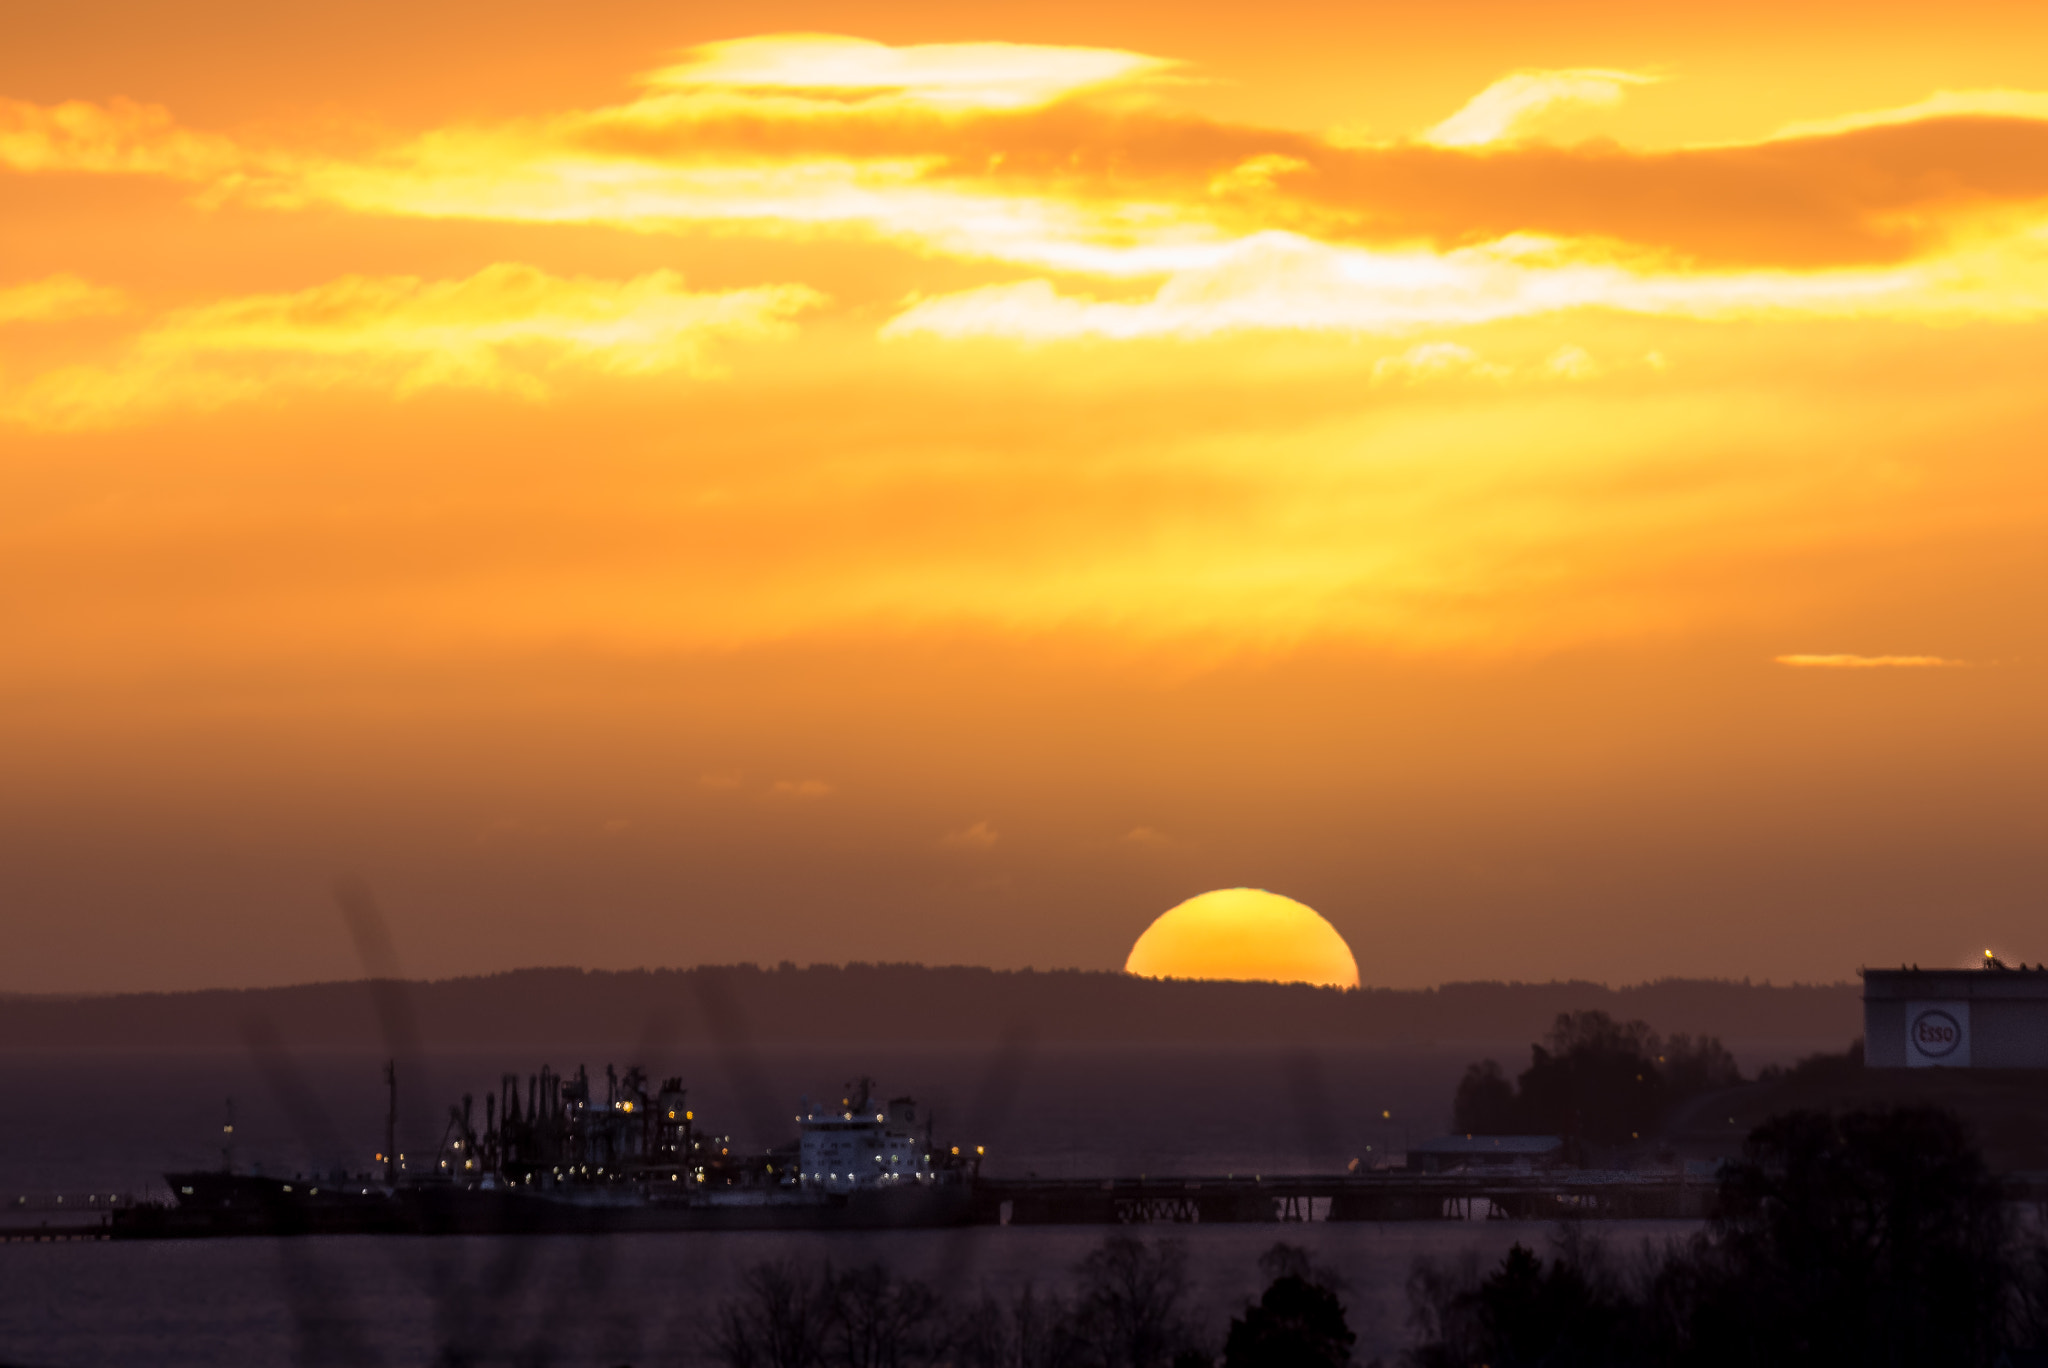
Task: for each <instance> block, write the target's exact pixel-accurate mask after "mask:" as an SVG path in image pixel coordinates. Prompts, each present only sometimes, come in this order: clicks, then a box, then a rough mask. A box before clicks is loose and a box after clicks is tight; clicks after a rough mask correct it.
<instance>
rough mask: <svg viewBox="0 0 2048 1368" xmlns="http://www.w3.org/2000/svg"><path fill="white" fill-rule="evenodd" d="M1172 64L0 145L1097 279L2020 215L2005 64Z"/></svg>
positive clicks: (11, 153) (2020, 113)
mask: <svg viewBox="0 0 2048 1368" xmlns="http://www.w3.org/2000/svg"><path fill="white" fill-rule="evenodd" d="M1172 66H1173V64H1172V63H1171V62H1169V61H1167V60H1166V59H1163V58H1158V57H1153V56H1148V55H1146V54H1142V53H1136V52H1128V51H1122V50H1116V49H1100V48H1074V47H1058V46H1050V45H1040V46H1031V45H1021V44H1000V43H988V44H972V43H970V44H937V45H926V46H905V47H892V46H888V45H885V44H881V43H875V42H870V41H867V40H862V39H856V38H847V37H834V36H821V35H815V34H785V35H768V36H764V37H755V38H747V39H741V40H735V41H732V42H726V43H714V44H707V45H704V46H702V47H699V48H694V49H691V50H689V51H688V52H686V53H685V54H683V56H682V58H681V60H679V61H678V62H676V63H675V64H673V65H671V66H669V67H666V68H663V69H661V70H659V71H657V72H655V73H653V74H652V75H650V76H648V77H646V78H644V79H643V82H642V84H641V87H640V89H639V91H638V92H637V94H636V95H635V96H634V97H633V98H630V99H628V100H625V101H623V102H620V103H617V104H612V105H608V106H603V107H598V108H592V109H581V110H565V111H560V112H557V113H553V114H547V115H542V116H539V117H535V118H531V119H526V120H520V121H508V122H500V123H497V124H473V125H451V126H446V127H440V128H432V129H427V130H424V131H422V132H419V133H417V134H416V135H413V136H410V137H406V138H401V139H398V140H396V141H391V142H386V143H382V144H377V145H370V146H364V147H360V148H358V149H356V150H354V151H352V152H348V151H337V150H333V149H332V148H331V147H330V146H329V143H330V142H331V139H329V138H327V137H326V136H325V135H323V140H322V142H321V144H320V145H319V146H318V147H314V146H302V147H293V146H289V145H272V146H265V147H260V148H259V147H247V146H242V145H239V144H237V143H235V142H233V141H231V140H228V139H225V138H221V137H218V136H215V135H210V134H203V133H198V132H194V131H191V130H186V129H182V128H180V127H178V126H177V125H176V124H175V123H174V122H173V121H172V120H171V117H170V115H169V114H168V113H167V112H166V111H164V110H162V109H159V108H156V107H154V106H145V105H138V104H134V103H132V102H124V101H111V102H109V103H107V104H106V105H104V106H101V105H91V104H86V103H82V102H72V103H68V104H64V105H57V106H49V107H43V106H35V105H28V104H22V103H19V102H9V103H5V104H0V165H7V166H11V167H13V168H14V169H16V170H21V171H74V172H81V171H82V172H96V173H104V174H142V175H160V176H172V177H176V178H180V179H184V180H187V181H191V182H194V183H195V184H196V185H197V186H198V195H199V198H200V199H201V200H202V201H203V202H207V203H217V202H225V201H228V200H233V201H236V202H239V203H243V204H248V205H253V206H260V207H267V208H271V209H275V210H279V211H290V210H296V209H303V208H308V207H316V206H325V207H331V208H339V209H342V210H344V211H348V212H353V213H360V214H368V215H388V216H402V217H416V218H464V219H474V220H484V221H497V222H517V223H576V224H595V225H606V226H611V227H615V228H621V229H628V230H631V231H634V232H651V233H674V232H683V231H689V230H692V229H695V228H699V227H702V226H705V225H724V226H726V227H728V228H731V229H734V230H738V231H744V232H749V233H755V234H760V235H763V236H777V237H806V236H815V235H818V234H822V233H832V234H840V235H850V236H862V237H880V238H883V239H886V240H889V241H893V242H898V243H900V244H903V245H905V246H907V247H910V248H911V249H913V250H916V251H920V252H929V253H935V254H943V255H948V256H953V257H959V258H964V259H975V260H984V261H999V262H1007V263H1011V264H1015V265H1020V266H1027V267H1037V268H1044V269H1054V270H1059V271H1064V272H1073V273H1083V274H1092V275H1100V276H1105V277H1119V278H1126V279H1128V278H1138V277H1163V276H1165V275H1167V274H1170V273H1174V272H1185V271H1189V270H1193V269H1198V268H1201V267H1203V266H1213V265H1215V264H1216V263H1218V262H1219V261H1221V260H1222V259H1224V258H1225V257H1228V256H1229V255H1231V254H1232V253H1234V252H1237V251H1239V250H1240V249H1241V248H1242V246H1243V244H1245V243H1247V242H1250V241H1254V240H1257V239H1259V238H1260V237H1262V236H1264V235H1266V234H1271V233H1290V234H1294V235H1297V236H1301V237H1304V238H1308V239H1310V240H1313V241H1317V242H1321V243H1324V244H1325V245H1329V246H1359V247H1368V248H1373V249H1376V250H1380V251H1396V252H1399V251H1418V250H1419V251H1425V252H1429V253H1435V254H1445V253H1449V252H1455V251H1461V250H1466V249H1470V248H1474V247H1484V246H1489V245H1494V244H1499V243H1503V242H1507V241H1511V240H1529V239H1543V240H1548V241H1555V242H1564V243H1569V244H1572V245H1573V255H1574V256H1575V257H1576V258H1577V259H1580V260H1586V259H1591V258H1593V257H1596V256H1600V255H1603V254H1604V255H1605V256H1606V257H1607V258H1608V259H1610V260H1613V261H1615V262H1617V263H1621V264H1624V265H1627V264H1632V263H1640V262H1643V261H1648V262H1652V263H1654V264H1655V265H1657V267H1658V268H1659V269H1661V270H1664V271H1667V272H1671V273H1674V274H1682V273H1688V272H1694V271H1701V270H1705V271H1716V270H1726V269H1734V268H1747V269H1765V270H1772V269H1775V270H1784V271H1787V272H1796V273H1802V274H1804V273H1812V272H1819V271H1830V270H1839V269H1844V268H1851V267H1859V266H1862V267H1876V266H1885V265H1904V264H1908V263H1913V262H1916V261H1920V260H1924V259H1928V258H1930V257H1933V256H1937V255H1939V254H1940V253H1943V252H1947V251H1952V250H1955V249H1957V248H1958V247H1959V246H1961V245H1967V244H1970V243H1973V242H1975V241H1977V240H1978V239H1979V238H1981V237H1982V235H1983V233H1984V232H1985V231H1986V229H1987V225H1989V226H1990V227H1991V228H1992V229H1996V230H1998V231H2023V230H2024V229H2025V227H2026V225H2031V226H2033V227H2038V226H2039V223H2040V220H2041V219H2042V216H2043V215H2044V214H2048V95H2042V94H2037V93H2033V92H2026V91H1976V92H1960V93H1950V94H1943V95H1936V96H1933V97H1930V98H1929V99H1928V100H1925V101H1922V102H1920V103H1919V104H1916V105H1909V106H1904V107H1901V108H1899V109H1895V110H1890V111H1880V112H1878V113H1875V114H1862V115H1851V116H1847V117H1845V118H1843V119H1838V120H1832V121H1819V122H1815V123H1810V124H1806V125H1799V126H1797V127H1795V128H1794V129H1791V130H1783V131H1781V132H1780V133H1779V134H1777V135H1774V136H1773V137H1771V138H1767V139H1763V140H1760V141H1753V142H1748V143H1740V144H1724V145H1712V146H1694V147H1684V148H1677V149H1664V150H1650V151H1643V150H1630V149H1627V148H1624V147H1621V146H1619V145H1615V144H1597V145H1587V146H1579V147H1558V146H1550V145H1544V144H1541V143H1536V142H1532V141H1530V140H1528V139H1527V138H1526V137H1524V136H1523V135H1524V134H1525V133H1526V132H1527V131H1528V129H1530V128H1531V127H1534V126H1535V125H1534V123H1533V122H1532V121H1534V120H1538V119H1540V118H1541V117H1542V115H1543V114H1544V113H1545V112H1546V111H1552V110H1556V109H1559V108H1563V107H1566V106H1569V105H1580V106H1583V105H1585V104H1587V103H1589V102H1590V103H1594V104H1600V103H1611V102H1612V101H1613V100H1616V99H1619V98H1620V97H1621V95H1622V93H1623V92H1625V91H1626V90H1627V89H1630V88H1632V87H1633V86H1635V85H1639V84H1641V83H1643V82H1645V81H1647V80H1650V79H1652V78H1650V77H1647V76H1644V75H1641V74H1639V73H1633V72H1626V71H1613V70H1602V69H1591V68H1588V69H1568V70H1560V71H1540V72H1521V73H1517V74H1515V75H1512V76H1509V77H1507V78H1505V79H1503V80H1502V81H1500V82H1497V83H1495V84H1494V85H1493V86H1491V87H1489V88H1488V89H1487V90H1486V91H1484V92H1481V94H1479V95H1478V96H1476V97H1474V99H1473V100H1472V101H1471V102H1469V103H1468V104H1467V105H1466V107H1465V108H1464V109H1463V110H1461V111H1460V112H1459V113H1458V114H1456V115H1454V116H1453V117H1452V118H1451V119H1449V120H1446V121H1445V122H1444V123H1443V124H1440V125H1438V126H1437V128H1436V129H1434V130H1432V131H1431V133H1429V134H1428V135H1427V136H1426V137H1425V138H1424V139H1422V140H1420V141H1413V142H1380V143H1376V144H1371V145H1365V146H1340V145H1337V144H1336V143H1333V142H1331V141H1329V140H1327V139H1322V138H1316V137H1312V136H1309V135H1306V134H1302V133H1299V132H1294V131H1289V130H1284V129H1269V128H1260V127H1256V126H1251V125H1245V124H1233V123H1228V122H1221V121H1216V120H1209V119H1202V118H1197V117H1193V116H1190V115H1186V114H1181V113H1176V112H1173V111H1171V110H1168V109H1164V108H1161V107H1159V106H1158V105H1157V104H1156V103H1151V102H1147V103H1143V104H1137V103H1133V101H1132V99H1131V98H1130V97H1131V96H1133V95H1134V94H1135V93H1137V92H1139V91H1142V90H1143V89H1145V87H1146V86H1147V84H1148V83H1152V82H1156V81H1157V80H1158V79H1159V78H1160V77H1161V75H1162V74H1163V73H1166V72H1168V71H1170V70H1171V68H1172ZM2016 215H2017V216H2018V217H2019V218H2020V219H2024V220H2025V221H2026V223H2025V225H2022V229H2021V230H2015V229H2014V223H2013V220H2014V217H2015V216H2016ZM1788 307H1798V305H1797V301H1796V300H1794V301H1792V302H1791V303H1790V304H1789V305H1788Z"/></svg>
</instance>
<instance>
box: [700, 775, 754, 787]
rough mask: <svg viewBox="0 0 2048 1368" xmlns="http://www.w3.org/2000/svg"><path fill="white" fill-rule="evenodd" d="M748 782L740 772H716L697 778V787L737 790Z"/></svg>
mask: <svg viewBox="0 0 2048 1368" xmlns="http://www.w3.org/2000/svg"><path fill="white" fill-rule="evenodd" d="M745 781H746V776H745V775H743V774H741V773H740V772H739V771H738V770H714V771H711V772H709V773H705V774H700V775H698V776H697V787H698V788H706V789H712V790H725V789H736V788H738V787H739V786H740V785H741V784H742V783H744V782H745Z"/></svg>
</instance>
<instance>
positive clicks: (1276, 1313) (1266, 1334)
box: [1223, 1273, 1358, 1368]
mask: <svg viewBox="0 0 2048 1368" xmlns="http://www.w3.org/2000/svg"><path fill="white" fill-rule="evenodd" d="M1357 1342H1358V1336H1356V1335H1354V1334H1352V1333H1351V1326H1350V1325H1349V1324H1348V1323H1346V1321H1345V1319H1344V1307H1343V1305H1342V1304H1341V1303H1339V1302H1338V1300H1337V1294H1336V1293H1335V1292H1332V1291H1331V1290H1330V1289H1329V1288H1327V1287H1323V1286H1320V1285H1319V1284H1316V1283H1313V1282H1310V1281H1309V1280H1308V1279H1306V1278H1304V1277H1301V1276H1299V1275H1298V1274H1293V1273H1290V1274H1286V1275H1284V1276H1282V1277H1279V1278H1276V1279H1274V1280H1273V1282H1272V1284H1271V1285H1270V1286H1268V1287H1267V1288H1266V1292H1265V1295H1264V1296H1262V1297H1260V1298H1259V1303H1258V1305H1256V1306H1253V1307H1248V1308H1247V1309H1246V1310H1245V1313H1244V1315H1243V1316H1241V1317H1237V1318H1234V1319H1232V1320H1231V1322H1230V1334H1229V1337H1228V1338H1227V1339H1226V1340H1225V1341H1224V1344H1223V1364H1224V1368H1343V1365H1345V1364H1348V1363H1350V1362H1351V1346H1352V1345H1353V1344H1355V1343H1357Z"/></svg>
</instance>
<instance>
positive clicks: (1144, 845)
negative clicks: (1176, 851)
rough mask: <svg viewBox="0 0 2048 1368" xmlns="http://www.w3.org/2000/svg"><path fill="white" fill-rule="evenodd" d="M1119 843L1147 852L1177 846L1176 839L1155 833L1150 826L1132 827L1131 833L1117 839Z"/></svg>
mask: <svg viewBox="0 0 2048 1368" xmlns="http://www.w3.org/2000/svg"><path fill="white" fill-rule="evenodd" d="M1117 841H1118V843H1119V844H1121V845H1127V846H1138V847H1140V848H1141V849H1145V850H1164V849H1166V848H1167V847H1168V846H1171V845H1174V844H1176V842H1175V841H1174V839H1173V838H1172V837H1171V836H1168V835H1167V834H1166V833H1165V832H1163V831H1155V830H1153V829H1152V828H1151V827H1148V826H1139V827H1132V828H1131V829H1130V830H1129V831H1126V832H1125V833H1124V834H1123V835H1121V836H1119V837H1117Z"/></svg>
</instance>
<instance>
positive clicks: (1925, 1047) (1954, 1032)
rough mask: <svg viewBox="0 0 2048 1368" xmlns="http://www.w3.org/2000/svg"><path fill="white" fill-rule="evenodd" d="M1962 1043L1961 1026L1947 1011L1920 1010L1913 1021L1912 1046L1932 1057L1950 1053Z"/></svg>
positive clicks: (1935, 1057) (1940, 1056) (1936, 1057)
mask: <svg viewBox="0 0 2048 1368" xmlns="http://www.w3.org/2000/svg"><path fill="white" fill-rule="evenodd" d="M1962 1043H1963V1028H1962V1027H1961V1026H1959V1025H1957V1024H1956V1019H1955V1018H1954V1017H1952V1016H1950V1015H1949V1014H1948V1013H1947V1012H1944V1011H1941V1010H1940V1009H1938V1008H1937V1009H1936V1010H1934V1011H1928V1012H1922V1013H1921V1014H1920V1015H1919V1016H1918V1017H1916V1018H1914V1021H1913V1048H1914V1049H1916V1050H1918V1051H1920V1053H1921V1054H1924V1055H1927V1056H1929V1057H1930V1058H1933V1059H1940V1058H1942V1057H1943V1056H1945V1055H1952V1054H1954V1053H1955V1052H1956V1050H1957V1048H1958V1047H1959V1046H1961V1045H1962Z"/></svg>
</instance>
